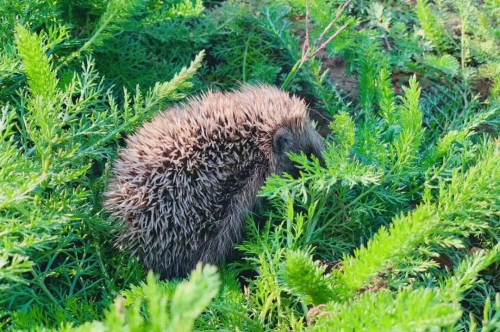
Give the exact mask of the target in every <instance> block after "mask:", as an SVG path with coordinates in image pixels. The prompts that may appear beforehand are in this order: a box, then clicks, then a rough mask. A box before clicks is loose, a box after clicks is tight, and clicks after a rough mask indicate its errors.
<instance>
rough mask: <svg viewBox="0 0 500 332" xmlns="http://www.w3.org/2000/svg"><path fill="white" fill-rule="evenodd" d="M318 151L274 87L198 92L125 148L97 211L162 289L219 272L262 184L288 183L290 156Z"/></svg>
mask: <svg viewBox="0 0 500 332" xmlns="http://www.w3.org/2000/svg"><path fill="white" fill-rule="evenodd" d="M322 151H323V143H322V140H321V137H320V135H319V134H318V133H317V132H316V130H315V129H314V127H313V125H312V123H311V121H310V119H309V118H308V111H307V106H306V104H305V102H304V101H303V100H302V99H300V98H298V97H296V96H290V95H289V94H288V93H286V92H283V91H280V90H279V89H278V88H276V87H272V86H267V85H258V86H250V85H244V86H242V87H241V88H240V89H239V90H238V91H232V92H213V91H211V92H206V93H204V94H202V95H201V96H199V97H195V98H192V99H190V100H188V101H187V102H185V103H183V104H179V105H176V106H173V107H171V108H169V109H167V110H166V111H164V112H162V113H159V114H158V115H156V116H155V117H154V118H153V120H152V121H150V122H148V123H146V124H144V125H143V126H142V127H141V128H140V129H139V130H138V131H137V132H136V133H135V134H133V135H131V136H129V137H128V138H127V139H126V147H125V148H123V149H121V150H120V151H119V154H118V157H117V159H116V160H115V162H114V164H113V166H112V173H111V174H112V175H111V179H110V181H109V184H108V188H107V191H106V193H105V194H104V196H105V199H104V207H105V209H106V210H107V211H108V212H109V214H110V215H111V216H112V217H113V218H115V219H116V220H118V221H119V222H120V223H121V225H122V226H123V227H121V230H120V231H119V234H118V236H116V242H115V245H116V246H117V247H118V248H120V249H125V248H128V249H130V252H131V253H132V255H133V256H135V257H137V258H138V259H139V261H140V262H142V263H143V264H144V265H145V267H146V268H148V269H150V270H153V271H155V272H157V273H159V274H160V276H161V277H162V278H164V279H171V278H177V277H184V276H186V275H187V274H188V273H189V272H190V271H191V270H192V269H193V268H194V267H195V266H196V264H197V263H198V262H202V263H209V264H214V265H220V264H221V263H222V262H223V261H225V260H226V259H228V258H229V257H230V256H231V252H232V250H233V248H234V245H235V244H237V243H239V242H240V241H241V240H242V237H243V235H244V234H243V233H244V226H245V222H246V221H245V214H246V213H248V212H252V211H254V209H255V208H256V206H258V205H259V203H258V197H257V196H258V191H259V189H260V188H261V187H262V185H263V184H264V182H265V181H266V178H267V177H269V176H270V175H271V174H277V175H283V174H284V173H288V174H291V175H294V174H295V175H297V174H298V171H297V167H296V165H295V164H294V163H293V162H292V161H291V160H290V158H289V157H288V154H289V153H297V154H300V153H301V152H304V153H305V154H306V155H308V156H315V157H316V158H318V159H319V160H320V161H323V157H322Z"/></svg>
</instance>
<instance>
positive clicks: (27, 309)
mask: <svg viewBox="0 0 500 332" xmlns="http://www.w3.org/2000/svg"><path fill="white" fill-rule="evenodd" d="M344 4H345V2H341V1H333V2H330V1H324V0H308V1H303V0H293V1H281V0H280V1H272V2H271V1H253V0H245V1H243V0H241V1H240V0H236V1H224V2H208V1H207V2H202V1H200V0H168V1H157V0H134V1H124V0H112V1H104V0H81V1H76V2H75V1H68V0H62V1H57V2H55V1H40V0H27V1H14V0H4V1H2V2H0V23H1V24H0V41H1V43H0V44H1V45H2V46H1V47H0V110H1V112H0V113H1V114H0V328H1V329H2V330H11V331H16V330H39V331H44V330H45V331H55V330H59V331H75V330H78V331H96V330H98V331H117V330H120V331H121V330H124V331H164V330H166V331H191V330H200V331H202V330H203V331H204V330H210V331H215V330H217V331H270V330H278V331H305V330H319V331H337V330H338V331H360V330H363V331H386V330H398V331H427V330H450V331H451V330H454V331H459V330H469V331H496V330H498V329H499V328H500V325H499V321H500V297H499V295H498V294H500V285H499V283H498V282H497V281H498V278H500V274H499V273H498V266H499V264H500V246H499V244H498V239H499V238H500V219H499V218H500V213H499V211H500V200H499V197H500V189H499V188H500V168H499V167H498V165H499V164H500V151H499V149H500V142H499V140H498V129H499V125H500V121H499V115H500V104H499V102H500V49H499V48H498V45H499V38H500V29H499V28H498V24H496V23H497V22H498V21H499V20H500V11H499V10H498V8H500V6H499V3H498V0H486V1H478V0H467V1H459V0H443V1H435V2H430V1H420V0H419V1H417V2H416V3H413V2H410V1H407V2H394V1H389V2H387V1H386V2H377V1H354V0H353V1H352V2H351V3H349V4H348V5H347V6H345V9H344V12H342V15H339V13H340V12H341V11H339V8H344ZM306 6H308V7H309V8H308V10H307V8H306ZM306 13H307V16H308V17H309V18H310V21H309V22H308V23H307V24H305V22H304V20H305V14H306ZM332 22H333V23H332ZM306 25H307V28H308V33H309V40H310V44H309V45H306V47H305V48H302V46H303V43H304V38H305V37H304V34H305V28H306ZM343 29H344V30H343ZM335 31H342V32H341V33H340V32H339V33H338V35H336V37H335V38H334V39H333V41H332V42H330V43H329V44H328V45H320V44H321V42H323V41H325V40H326V39H328V37H330V36H332V35H334V33H335ZM318 40H320V41H321V42H315V41H318ZM303 50H304V51H303ZM318 51H320V52H318ZM344 76H348V77H349V80H348V81H349V82H350V83H349V84H354V85H355V88H354V89H353V90H354V92H351V94H350V95H346V94H345V91H344V90H346V89H347V85H346V84H345V81H344V79H345V78H346V77H344ZM292 78H293V80H292ZM258 81H261V82H265V83H271V84H275V85H278V86H280V85H283V86H285V87H286V88H287V90H289V91H292V92H294V93H297V94H300V95H301V96H302V97H304V98H305V99H306V100H307V102H308V104H309V105H310V108H311V110H312V112H311V113H312V114H314V116H315V119H317V120H318V122H319V123H318V124H317V125H318V128H319V130H320V132H321V133H325V135H324V136H325V146H326V149H325V151H324V155H323V156H324V159H325V164H324V165H322V164H320V162H319V160H317V159H315V158H314V157H313V158H310V157H309V156H306V155H305V154H300V155H293V154H292V155H290V158H291V159H292V160H293V161H294V162H295V163H296V164H297V165H298V167H299V169H300V173H301V174H300V176H298V177H295V178H294V177H291V176H289V175H284V176H282V177H278V176H271V177H269V178H268V180H267V182H266V184H265V185H264V186H263V188H262V189H261V191H260V194H259V195H260V196H261V198H262V202H263V208H262V209H261V210H260V211H259V212H258V214H257V215H258V216H259V218H255V220H254V219H253V218H252V216H253V215H250V216H249V218H248V221H247V232H246V236H245V240H244V242H243V243H242V244H240V245H238V253H237V255H235V256H234V259H235V261H234V262H233V263H232V264H231V265H230V266H229V267H228V266H222V267H221V269H220V274H217V273H216V272H215V268H214V267H211V266H204V267H202V266H201V265H200V266H198V268H197V269H196V270H195V271H193V272H192V274H191V277H190V278H189V281H183V280H171V281H159V280H157V279H156V278H155V277H154V276H153V274H151V273H150V274H149V275H147V274H146V273H145V271H144V270H143V267H142V266H141V265H140V264H138V263H137V262H136V261H135V260H134V259H130V256H129V255H128V254H127V253H126V252H123V253H120V252H118V251H117V250H116V249H115V248H113V245H112V243H113V237H114V234H115V232H116V231H118V229H117V226H116V225H115V224H114V223H113V222H112V221H111V220H109V219H108V216H107V215H106V214H104V212H103V211H102V192H103V190H104V188H105V185H106V182H107V180H108V176H109V169H110V166H111V163H112V161H113V159H114V158H115V157H116V153H117V150H118V149H119V148H120V146H121V145H122V138H123V137H124V136H126V135H128V134H130V133H132V132H133V131H134V130H136V129H137V127H138V126H140V125H141V124H142V123H144V122H145V121H148V120H149V119H151V117H152V116H154V115H155V114H156V113H157V112H158V111H160V110H162V109H165V108H166V107H168V105H170V104H171V103H172V102H175V101H182V100H183V99H184V98H186V97H187V96H190V95H192V94H194V93H195V92H200V91H202V90H205V89H209V88H211V89H224V90H225V89H232V88H235V87H237V86H238V85H239V84H240V82H258ZM316 115H318V116H316Z"/></svg>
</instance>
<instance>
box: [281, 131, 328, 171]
mask: <svg viewBox="0 0 500 332" xmlns="http://www.w3.org/2000/svg"><path fill="white" fill-rule="evenodd" d="M273 144H274V153H275V157H276V172H275V173H276V174H277V175H283V173H288V174H289V175H291V176H292V177H294V178H297V177H299V176H300V168H299V165H298V164H297V163H296V162H294V161H292V160H291V159H290V158H289V157H288V154H289V153H295V154H301V153H304V154H305V155H306V156H307V157H308V158H309V159H311V158H312V156H314V157H315V158H317V159H318V160H319V163H320V165H321V166H322V167H324V166H325V159H324V157H323V150H324V146H323V142H322V141H321V137H320V136H319V134H318V133H317V132H316V130H314V129H313V128H312V127H306V129H305V130H304V131H303V132H299V133H294V132H292V131H291V130H290V129H288V128H280V129H279V130H278V131H277V132H276V134H275V137H274V142H273Z"/></svg>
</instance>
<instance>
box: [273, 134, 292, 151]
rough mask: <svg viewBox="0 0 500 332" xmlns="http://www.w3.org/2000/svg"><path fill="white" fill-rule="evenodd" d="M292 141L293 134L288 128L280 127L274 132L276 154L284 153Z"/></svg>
mask: <svg viewBox="0 0 500 332" xmlns="http://www.w3.org/2000/svg"><path fill="white" fill-rule="evenodd" d="M292 142H293V134H292V132H291V131H290V129H288V128H280V129H278V131H276V134H274V140H273V145H274V152H275V153H276V154H280V155H281V154H285V152H286V151H287V150H288V149H289V147H290V145H291V143H292Z"/></svg>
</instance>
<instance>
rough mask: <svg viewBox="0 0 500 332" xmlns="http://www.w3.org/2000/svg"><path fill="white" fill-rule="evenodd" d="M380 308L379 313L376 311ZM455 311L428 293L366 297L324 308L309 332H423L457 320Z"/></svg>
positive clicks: (424, 291)
mask: <svg viewBox="0 0 500 332" xmlns="http://www.w3.org/2000/svg"><path fill="white" fill-rule="evenodd" d="M381 308H384V309H383V310H380V309H381ZM460 315H461V312H460V310H459V309H458V308H456V307H453V306H452V305H450V304H448V303H445V302H444V301H443V300H442V299H440V297H439V294H438V292H436V291H434V290H432V289H425V288H424V289H418V290H403V291H401V292H399V293H398V294H397V295H396V296H395V295H393V294H391V293H390V292H387V291H381V292H377V293H367V294H363V295H361V296H360V297H359V298H358V299H357V300H356V301H353V302H351V303H346V304H342V305H339V304H332V305H328V306H326V308H325V309H324V311H323V312H322V313H321V317H320V318H319V319H318V322H317V323H316V325H315V326H314V327H313V328H311V329H310V330H311V331H427V330H428V329H437V328H439V327H441V328H445V327H447V326H450V325H452V324H453V323H455V322H456V321H457V319H458V318H459V317H460Z"/></svg>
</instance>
